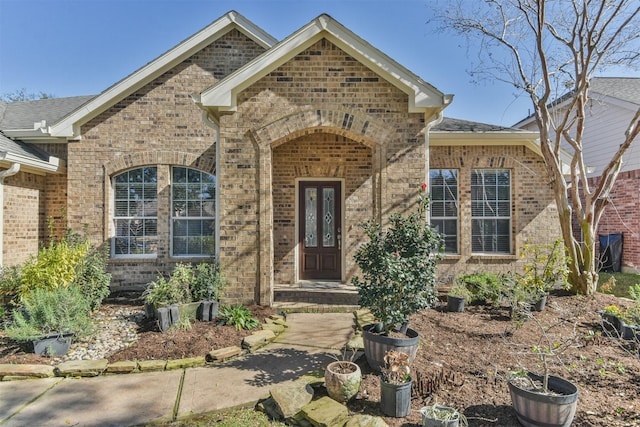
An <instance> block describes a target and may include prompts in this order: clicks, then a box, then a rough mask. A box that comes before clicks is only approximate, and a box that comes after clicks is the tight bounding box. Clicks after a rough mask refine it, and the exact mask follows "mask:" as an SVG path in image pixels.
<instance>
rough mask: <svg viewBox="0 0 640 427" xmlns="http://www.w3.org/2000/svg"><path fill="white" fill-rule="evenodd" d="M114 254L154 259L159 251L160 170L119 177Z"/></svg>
mask: <svg viewBox="0 0 640 427" xmlns="http://www.w3.org/2000/svg"><path fill="white" fill-rule="evenodd" d="M113 186H114V214H113V225H114V230H115V233H114V234H115V235H114V237H113V244H112V245H111V246H112V254H113V255H114V256H116V257H117V256H137V257H138V256H152V255H156V254H157V251H158V170H157V168H156V167H153V166H146V167H141V168H137V169H131V170H129V171H126V172H123V173H121V174H119V175H116V176H115V177H114V179H113Z"/></svg>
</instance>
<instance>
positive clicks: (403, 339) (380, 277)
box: [352, 184, 444, 371]
mask: <svg viewBox="0 0 640 427" xmlns="http://www.w3.org/2000/svg"><path fill="white" fill-rule="evenodd" d="M428 207H429V196H428V194H427V193H426V185H425V184H423V185H422V187H421V188H420V191H419V194H418V203H417V209H414V210H413V211H412V212H410V213H408V214H406V215H403V214H400V213H394V214H392V215H391V216H390V217H389V226H388V227H386V228H383V227H382V225H381V224H380V223H379V221H378V220H376V219H372V220H369V221H367V222H366V223H364V224H363V225H362V227H363V229H364V232H365V234H366V236H367V238H368V240H367V241H366V242H365V243H364V244H362V246H360V248H359V249H358V250H357V251H356V254H355V261H356V264H357V265H358V267H359V268H360V271H361V273H362V276H361V277H360V276H355V277H354V278H353V279H352V283H353V285H354V286H356V288H357V289H358V295H359V298H360V305H361V306H362V307H365V308H368V309H369V310H370V311H371V313H372V314H373V316H374V317H375V318H376V320H377V322H378V323H374V324H369V325H365V326H364V327H363V340H364V351H365V356H366V358H367V361H368V362H369V365H370V366H371V367H372V368H373V369H375V370H378V371H379V370H380V368H381V367H382V365H383V358H384V354H385V353H386V352H387V351H388V350H394V349H395V350H401V351H404V352H406V353H408V354H409V355H410V356H411V360H413V357H415V353H416V351H417V348H418V333H417V332H416V331H414V330H412V329H409V327H408V326H409V316H410V315H412V314H414V313H417V312H418V311H420V310H424V309H426V308H429V307H431V306H432V305H433V304H434V303H435V302H436V300H437V293H436V290H435V285H436V274H435V273H436V265H437V262H438V261H439V260H440V259H441V258H442V253H443V251H444V248H443V243H442V238H441V237H440V235H439V234H438V233H437V232H436V231H435V230H434V229H433V228H432V227H431V225H430V224H429V222H428V221H427V217H426V214H427V209H428Z"/></svg>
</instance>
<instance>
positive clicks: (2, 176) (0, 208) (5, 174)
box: [0, 163, 20, 268]
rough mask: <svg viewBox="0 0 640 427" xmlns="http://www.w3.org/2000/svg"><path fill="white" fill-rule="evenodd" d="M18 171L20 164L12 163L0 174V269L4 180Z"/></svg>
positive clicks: (2, 241) (2, 252) (2, 262)
mask: <svg viewBox="0 0 640 427" xmlns="http://www.w3.org/2000/svg"><path fill="white" fill-rule="evenodd" d="M19 171H20V163H13V164H12V165H11V167H9V169H7V170H4V171H2V172H0V268H2V267H3V266H4V179H5V178H8V177H10V176H13V175H15V174H17V173H18V172H19Z"/></svg>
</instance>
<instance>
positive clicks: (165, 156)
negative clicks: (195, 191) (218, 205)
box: [104, 151, 216, 176]
mask: <svg viewBox="0 0 640 427" xmlns="http://www.w3.org/2000/svg"><path fill="white" fill-rule="evenodd" d="M143 165H172V166H188V167H191V168H195V169H198V170H201V171H203V172H207V173H214V174H215V170H216V164H215V158H214V157H213V156H210V157H203V156H198V155H196V154H192V153H185V152H181V151H141V152H136V153H129V154H124V155H122V156H119V157H116V158H115V159H113V160H112V161H110V162H109V163H107V164H105V165H104V168H105V172H106V174H107V176H110V175H112V174H114V173H116V172H120V171H123V170H125V169H131V168H135V167H139V166H143Z"/></svg>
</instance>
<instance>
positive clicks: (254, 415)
mask: <svg viewBox="0 0 640 427" xmlns="http://www.w3.org/2000/svg"><path fill="white" fill-rule="evenodd" d="M171 426H176V427H177V426H179V427H205V426H216V427H247V426H251V427H285V426H286V424H283V423H280V422H276V421H270V420H269V417H267V416H266V415H265V414H263V413H262V412H258V411H256V410H254V409H253V408H237V409H231V410H229V411H223V412H214V413H210V414H199V415H194V416H192V417H189V418H188V419H184V420H179V421H176V422H174V423H172V424H171Z"/></svg>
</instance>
